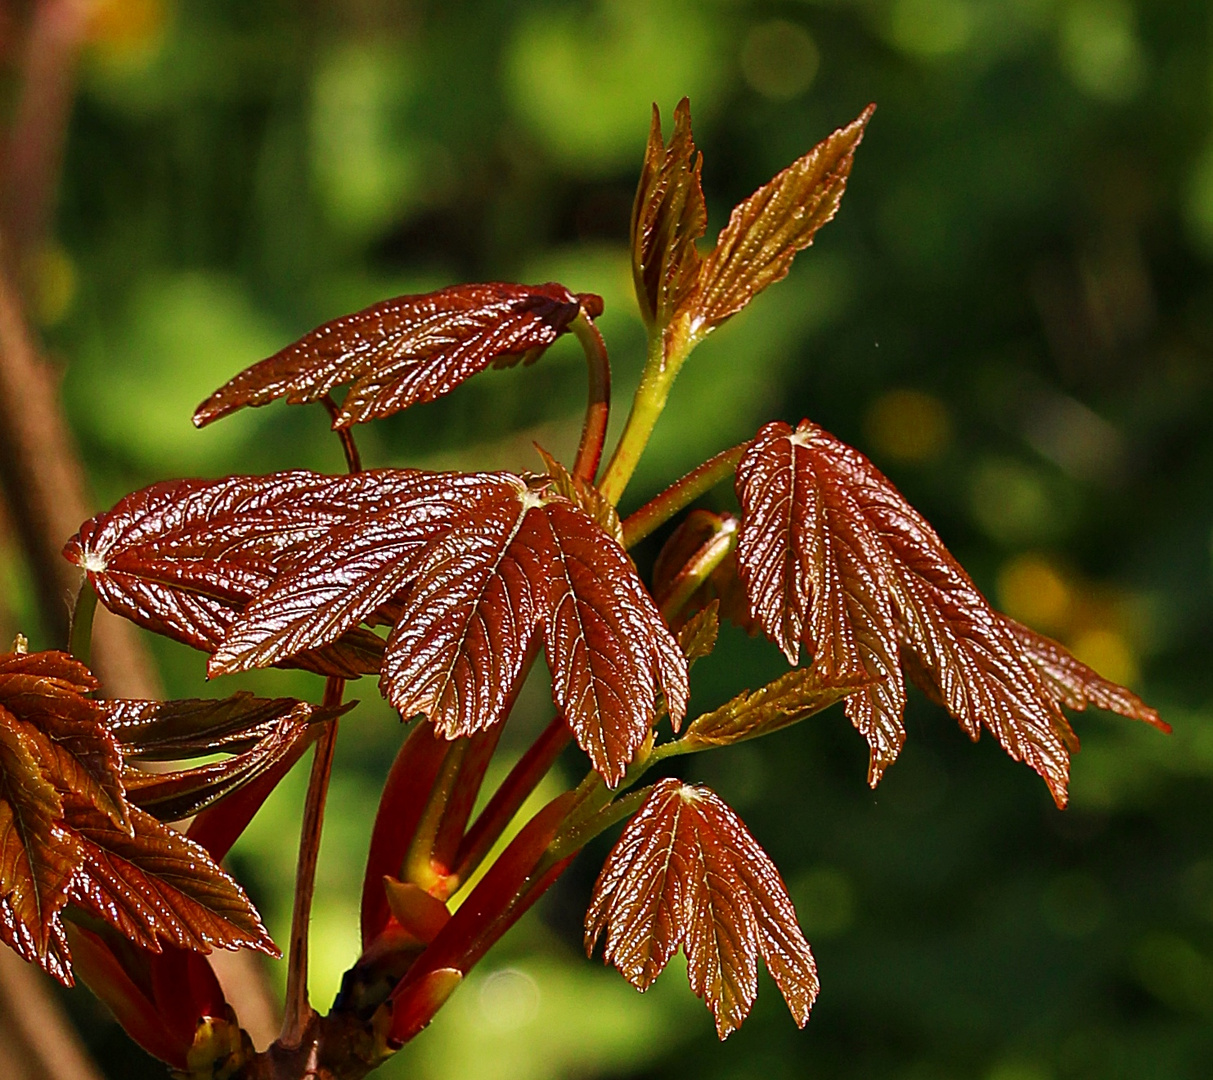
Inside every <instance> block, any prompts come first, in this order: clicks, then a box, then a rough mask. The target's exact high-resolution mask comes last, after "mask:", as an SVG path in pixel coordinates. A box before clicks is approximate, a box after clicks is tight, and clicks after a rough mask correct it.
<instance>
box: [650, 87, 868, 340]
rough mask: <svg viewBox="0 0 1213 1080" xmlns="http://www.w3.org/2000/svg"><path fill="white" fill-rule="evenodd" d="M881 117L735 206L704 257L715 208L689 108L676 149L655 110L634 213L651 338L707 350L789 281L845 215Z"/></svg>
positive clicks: (680, 120)
mask: <svg viewBox="0 0 1213 1080" xmlns="http://www.w3.org/2000/svg"><path fill="white" fill-rule="evenodd" d="M874 110H875V106H873V105H869V106H868V107H867V108H866V109H865V110H864V111H863V112H862V113H861V114H860V116H859V117H858V119H856V120H855V121H853V122H852V123H850V124H848V125H847V126H846V127H843V128H839V129H838V130H837V131H835V132H834V133H833V134H832V135H830V136H828V137H827V138H825V139H823V140H822V141H821V142H820V143H818V144H817V145H816V146H815V147H813V149H812V150H810V151H809V152H808V153H807V154H805V155H804V156H803V157H802V158H799V159H798V160H797V161H794V162H793V163H792V164H791V165H789V166H788V167H787V168H786V169H784V170H783V171H782V172H781V173H779V174H778V175H777V176H775V177H774V178H773V179H772V180H771V181H770V182H769V183H766V184H764V185H763V186H762V187H760V188H759V189H758V190H757V191H755V192H754V193H753V194H752V195H751V196H750V197H749V198H748V199H746V200H745V201H744V202H741V203H739V204H738V205H737V206H736V207H734V209H733V212H732V214H731V215H730V217H729V222H728V224H727V225H726V226H725V227H724V228H723V229H722V230H721V232H720V235H719V236H718V237H717V239H716V246H715V247H714V248H713V249H712V250H711V251H710V252H709V253H708V254H707V255H706V256H700V254H699V252H698V251H697V250H696V247H695V241H696V240H697V239H699V237H701V236H702V235H703V233H704V229H705V228H706V226H707V208H706V206H705V204H704V199H703V190H702V188H701V186H700V171H701V168H702V157H701V155H700V154H699V153H698V151H697V150H696V149H695V142H694V139H693V138H692V136H691V113H690V106H689V104H688V102H687V100H686V99H685V98H683V100H682V101H681V102H680V103H679V105H678V108H677V109H676V110H675V111H674V133H673V135H672V136H671V137H670V141H669V143H668V144H664V143H663V142H662V134H661V117H660V115H659V113H658V111H657V108H656V106H654V107H653V124H652V128H651V130H650V132H649V141H648V146H647V147H646V149H645V157H644V167H643V169H642V171H641V174H640V184H639V186H638V188H637V190H636V201H635V204H634V206H633V209H632V238H631V239H632V277H633V280H634V283H635V286H636V298H637V300H638V302H639V304H640V312H641V315H642V316H643V317H644V320H645V322H646V324H647V325H648V326H649V328H650V330H652V329H658V330H660V331H661V332H662V335H663V339H664V341H665V344H664V349H665V351H666V354H667V355H669V354H670V353H671V351H677V350H678V349H679V348H681V349H684V350H685V349H686V348H689V347H690V346H691V345H693V344H694V343H695V342H697V341H701V340H702V339H703V338H705V337H707V335H708V334H710V333H711V332H712V331H713V330H714V329H716V327H718V326H719V325H720V324H721V323H723V322H724V321H725V320H726V319H728V318H729V317H730V316H732V315H735V314H737V312H739V311H740V310H741V309H742V308H744V307H745V306H746V305H747V304H748V303H749V302H750V301H751V300H753V299H754V297H755V296H757V295H758V294H759V293H760V292H762V290H763V289H765V288H766V287H767V286H768V285H771V284H773V283H774V282H776V281H779V280H780V279H781V278H783V277H785V276H786V275H787V273H788V270H789V268H790V267H791V265H792V260H793V259H794V258H795V256H796V254H797V252H799V251H802V250H804V249H805V248H806V247H808V246H809V245H810V244H811V243H812V242H813V237H814V236H815V235H816V233H817V230H818V229H820V228H821V227H822V226H823V225H825V224H826V223H827V222H828V221H829V220H830V219H831V218H832V217H833V216H834V215H835V214H836V213H837V212H838V206H839V203H840V202H841V200H842V195H843V192H844V191H845V189H846V184H847V178H848V176H849V175H850V172H851V164H852V162H853V160H854V156H855V149H856V147H858V146H859V143H860V140H861V139H862V138H863V132H864V128H865V127H866V126H867V123H868V120H869V119H871V116H872V113H873V111H874ZM679 343H681V344H679Z"/></svg>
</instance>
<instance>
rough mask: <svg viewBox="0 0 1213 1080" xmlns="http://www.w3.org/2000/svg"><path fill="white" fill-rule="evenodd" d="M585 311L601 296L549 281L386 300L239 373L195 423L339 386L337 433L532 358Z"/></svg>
mask: <svg viewBox="0 0 1213 1080" xmlns="http://www.w3.org/2000/svg"><path fill="white" fill-rule="evenodd" d="M583 308H584V310H585V312H586V314H587V315H589V316H590V317H591V318H596V317H597V316H598V315H600V314H602V298H601V297H599V296H596V295H594V294H593V293H577V294H574V293H571V292H569V290H568V289H566V288H565V287H564V286H563V285H559V284H556V283H555V282H547V283H546V284H542V285H515V284H510V283H507V282H490V283H488V284H483V285H455V286H451V287H450V288H446V289H440V290H438V291H437V292H433V293H425V294H423V295H417V296H400V297H396V298H395V299H392V300H384V301H382V302H380V303H378V304H373V305H372V306H370V307H368V308H364V309H363V310H362V311H357V312H355V313H353V314H352V315H343V316H342V317H341V318H338V319H334V320H332V321H331V322H327V323H325V324H324V325H323V326H320V327H317V329H315V330H313V331H312V332H311V333H309V334H305V335H304V336H303V337H302V338H300V339H299V340H298V341H296V342H295V343H294V344H292V345H288V346H287V347H286V348H285V349H283V350H281V351H280V352H277V353H275V354H274V355H273V356H271V357H269V358H268V359H266V360H262V361H261V362H260V363H257V364H254V365H253V366H252V367H250V368H247V369H245V370H244V371H242V372H241V373H240V374H239V375H237V376H235V377H234V378H233V379H231V380H230V381H229V382H228V383H227V384H226V385H224V386H222V387H220V388H219V389H218V390H216V391H215V393H213V394H212V395H211V396H210V397H209V398H207V399H206V401H204V402H203V403H202V404H201V405H199V406H198V408H197V410H196V411H195V412H194V418H193V419H194V425H195V426H196V427H204V426H205V425H207V424H210V423H212V422H214V421H215V420H218V419H220V418H221V417H224V416H227V415H228V414H229V413H232V412H235V411H236V410H238V409H241V408H244V407H245V406H258V405H265V404H268V403H269V402H271V401H274V400H276V399H277V398H281V397H285V398H286V399H287V401H288V402H289V403H290V404H292V405H299V404H305V403H307V402H313V401H319V400H321V399H322V398H324V397H325V395H327V394H328V393H329V392H330V391H331V390H332V389H333V388H334V387H336V386H340V385H343V384H346V383H349V384H352V385H351V386H350V389H349V391H348V392H347V394H346V396H345V399H344V401H343V402H342V404H341V408H340V410H339V412H338V415H337V417H336V419H335V420H334V421H333V426H334V427H337V428H340V427H348V426H349V425H351V424H357V423H363V422H365V421H367V420H372V419H375V418H377V417H383V416H390V415H391V414H392V413H394V412H399V411H400V410H401V409H406V408H408V407H409V406H410V405H415V404H418V403H420V402H425V401H433V400H435V399H436V398H439V397H442V396H443V395H444V394H448V393H450V391H451V390H453V389H454V388H455V387H456V386H458V385H459V384H460V383H462V382H463V381H465V380H466V379H468V378H470V377H471V376H472V375H475V374H476V373H478V372H480V371H483V370H484V369H485V368H487V367H489V366H490V365H493V364H498V363H499V362H500V361H501V360H502V359H503V358H508V357H513V358H521V357H522V356H524V355H529V356H530V357H531V358H532V359H533V358H536V357H537V356H538V355H539V353H541V352H542V351H543V350H544V349H546V348H547V347H548V346H549V345H551V344H552V342H554V341H555V340H556V339H557V338H558V337H560V335H561V334H563V333H565V332H566V331H567V330H568V328H569V325H570V324H571V323H572V321H573V320H574V319H575V318H576V317H577V314H578V312H580V311H581V310H582V309H583Z"/></svg>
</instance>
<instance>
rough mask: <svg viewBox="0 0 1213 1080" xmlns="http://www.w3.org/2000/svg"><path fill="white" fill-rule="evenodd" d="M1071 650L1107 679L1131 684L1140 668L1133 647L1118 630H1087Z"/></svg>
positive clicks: (1080, 635) (1075, 640)
mask: <svg viewBox="0 0 1213 1080" xmlns="http://www.w3.org/2000/svg"><path fill="white" fill-rule="evenodd" d="M1070 651H1071V652H1072V653H1073V654H1074V655H1075V656H1076V657H1078V659H1079V660H1081V661H1082V662H1083V663H1084V664H1086V665H1087V666H1088V667H1091V668H1094V669H1095V670H1096V671H1097V672H1099V674H1100V675H1102V676H1103V677H1104V678H1105V679H1110V680H1111V681H1112V682H1117V683H1120V684H1121V685H1123V686H1132V685H1133V684H1134V683H1136V682H1137V678H1138V675H1139V670H1138V666H1137V657H1136V655H1135V654H1134V652H1133V647H1132V646H1131V645H1130V644H1129V643H1128V642H1127V641H1126V640H1125V639H1124V637H1123V635H1121V634H1118V633H1117V632H1116V631H1115V630H1105V629H1099V628H1095V629H1091V630H1084V631H1083V632H1082V633H1081V634H1079V635H1078V636H1077V637H1076V638H1075V639H1074V640H1073V641H1072V642H1071V643H1070Z"/></svg>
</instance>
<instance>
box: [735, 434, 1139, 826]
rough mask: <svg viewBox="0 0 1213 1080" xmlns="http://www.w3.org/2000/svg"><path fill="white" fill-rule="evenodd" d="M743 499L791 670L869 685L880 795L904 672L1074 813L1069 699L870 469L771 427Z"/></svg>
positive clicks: (872, 776) (765, 617) (745, 477)
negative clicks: (1065, 708) (804, 662)
mask: <svg viewBox="0 0 1213 1080" xmlns="http://www.w3.org/2000/svg"><path fill="white" fill-rule="evenodd" d="M737 495H738V498H739V499H740V501H741V503H742V506H743V508H744V517H743V520H742V527H741V534H740V537H739V541H738V549H737V550H738V562H739V568H740V573H741V577H742V580H743V582H744V584H745V587H746V594H747V597H748V599H749V603H750V608H751V611H752V613H753V615H754V618H755V619H756V620H757V621H758V623H759V624H760V625H761V627H762V629H763V630H764V631H765V632H766V633H767V634H768V635H769V636H770V637H771V638H772V639H774V640H775V641H776V642H777V643H778V644H779V646H780V647H781V648H782V649H783V651H784V652H785V653H786V654H787V656H788V659H789V660H790V661H791V662H793V663H795V662H796V660H797V657H798V654H799V649H800V646H801V645H802V644H803V645H805V646H806V647H807V648H809V649H810V650H811V651H812V653H813V658H814V665H815V667H816V668H817V669H819V670H820V671H821V672H822V674H823V676H824V677H825V678H827V679H828V680H829V681H836V682H854V681H856V680H858V681H864V680H866V681H868V682H869V683H870V684H871V685H870V686H869V687H868V688H867V689H864V690H860V691H858V692H857V693H855V694H853V695H852V696H851V697H850V698H849V699H848V701H847V713H848V715H849V716H850V718H851V720H852V722H853V723H854V724H855V726H856V727H857V728H858V729H859V730H860V732H861V733H862V734H863V735H864V737H865V738H866V739H867V741H868V743H869V746H870V748H871V755H872V756H871V767H870V770H869V780H870V782H871V783H873V784H875V783H876V782H877V781H878V780H879V778H880V775H881V773H882V772H883V770H884V769H885V768H886V767H887V766H888V765H889V764H890V763H891V762H892V761H893V760H894V758H895V757H896V756H897V752H898V751H899V750H900V747H901V744H902V742H903V741H904V738H905V731H904V728H903V726H902V712H903V710H904V705H905V685H904V681H903V673H902V664H903V662H904V663H906V665H907V671H908V672H909V673H912V674H914V675H915V676H916V677H917V678H919V679H921V680H923V681H924V683H925V684H926V686H927V687H928V689H929V690H930V691H931V692H932V693H933V694H934V696H936V697H937V698H938V700H939V701H940V702H941V703H942V704H943V705H944V706H945V707H946V708H947V710H948V711H949V712H950V713H951V714H952V716H953V717H955V718H956V719H957V720H958V721H959V722H960V724H961V726H962V727H963V728H964V729H965V731H966V732H968V734H969V735H970V737H972V738H974V739H976V738H977V737H978V734H979V733H980V730H981V728H982V727H985V728H987V729H988V730H989V731H990V732H992V733H993V734H994V736H995V737H996V738H997V739H998V741H999V742H1000V743H1001V744H1002V746H1003V747H1004V748H1005V749H1006V751H1007V753H1009V754H1010V755H1011V757H1013V758H1014V759H1015V760H1017V761H1024V762H1026V763H1027V764H1029V765H1030V766H1031V767H1032V768H1033V769H1035V770H1036V771H1037V772H1038V773H1039V774H1040V775H1041V776H1042V777H1043V778H1044V780H1045V782H1046V783H1047V784H1048V786H1049V789H1050V791H1051V792H1052V794H1053V797H1054V799H1055V800H1056V801H1057V803H1058V804H1059V805H1064V803H1065V801H1066V784H1067V780H1068V774H1069V755H1070V752H1071V749H1072V748H1074V747H1075V746H1076V745H1077V744H1076V741H1075V739H1074V735H1073V732H1072V731H1071V730H1070V726H1069V724H1068V722H1067V721H1066V719H1065V717H1064V716H1063V715H1062V712H1061V708H1060V706H1061V705H1062V704H1065V703H1067V701H1068V700H1070V699H1071V698H1072V695H1071V693H1070V691H1067V690H1065V689H1063V688H1061V687H1060V686H1059V684H1058V683H1057V682H1056V681H1055V680H1052V679H1048V678H1046V677H1045V676H1044V675H1042V671H1041V667H1040V666H1038V664H1037V663H1035V662H1033V660H1032V658H1031V657H1030V655H1029V654H1028V653H1027V652H1026V651H1025V649H1024V647H1023V644H1022V642H1021V641H1020V639H1019V638H1018V637H1017V636H1016V634H1015V633H1013V632H1012V630H1011V628H1010V626H1009V624H1008V623H1007V621H1006V620H1005V619H1004V618H1003V617H1002V616H1001V615H999V614H998V613H997V612H995V611H993V610H992V609H991V608H990V606H989V604H988V603H987V602H986V600H985V598H984V597H983V596H982V595H981V594H980V592H978V590H977V588H976V587H975V586H974V585H973V582H972V581H971V580H970V579H969V577H968V575H967V574H966V573H965V572H964V570H963V569H961V567H960V565H959V564H958V563H957V562H956V561H955V559H953V558H952V556H951V555H950V554H949V553H948V551H947V549H946V548H945V547H944V545H943V542H942V541H941V540H940V539H939V537H938V535H936V533H935V531H934V530H933V529H932V528H931V526H930V525H929V524H927V522H926V521H925V520H924V519H923V518H922V517H921V516H920V515H919V514H918V513H917V512H916V511H915V510H914V509H913V508H912V507H911V506H910V505H909V504H908V503H907V502H906V501H905V499H903V498H902V496H901V495H900V493H899V492H898V491H897V490H896V489H895V488H894V487H893V485H892V484H890V483H889V481H888V480H887V479H885V477H884V476H883V475H881V473H880V472H879V471H878V470H877V469H876V468H875V467H874V466H873V465H872V464H871V462H869V461H868V460H867V459H866V458H865V457H864V456H863V455H862V454H860V453H859V452H858V451H856V450H853V449H852V448H850V447H848V446H846V445H845V444H843V443H841V442H839V441H838V440H837V439H835V438H834V437H833V436H832V435H830V434H828V433H827V432H825V431H823V430H822V429H821V428H819V427H817V426H816V425H814V424H811V423H809V422H808V421H803V422H802V423H801V424H800V425H799V426H798V427H797V428H796V429H795V430H793V429H792V428H790V427H789V426H788V425H787V424H783V423H774V424H768V425H767V426H766V427H764V428H763V429H762V431H761V432H760V433H759V435H758V437H757V438H756V439H755V440H754V442H753V444H752V445H751V447H750V449H749V450H748V451H747V453H746V455H745V456H744V457H743V458H742V461H741V464H740V466H739V467H738V471H737ZM1054 644H1055V643H1054ZM1058 648H1060V647H1058ZM902 652H903V653H904V657H903V656H902V655H899V653H902ZM1053 662H1054V664H1055V665H1056V664H1057V663H1058V662H1059V661H1058V660H1057V657H1056V655H1054V656H1053ZM1092 692H1094V691H1092ZM1131 696H1132V695H1130V697H1131ZM1103 700H1107V701H1109V702H1112V701H1114V700H1117V699H1115V698H1114V697H1113V696H1109V695H1107V694H1105V695H1104V698H1103ZM1122 703H1123V701H1122ZM1119 711H1126V710H1123V709H1122V710H1119ZM1127 714H1128V715H1137V713H1136V712H1134V711H1133V709H1129V710H1128V711H1127Z"/></svg>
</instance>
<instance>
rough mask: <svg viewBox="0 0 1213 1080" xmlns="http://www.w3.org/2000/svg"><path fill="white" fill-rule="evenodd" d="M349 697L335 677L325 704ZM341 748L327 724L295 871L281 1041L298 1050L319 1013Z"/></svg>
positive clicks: (330, 724)
mask: <svg viewBox="0 0 1213 1080" xmlns="http://www.w3.org/2000/svg"><path fill="white" fill-rule="evenodd" d="M344 693H345V680H344V679H339V678H335V677H333V678H329V680H328V681H327V682H326V683H325V686H324V704H325V706H326V707H329V708H336V707H337V706H338V705H340V704H341V698H342V696H343V695H344ZM336 748H337V721H336V720H335V719H334V720H329V721H327V722H326V723H325V725H324V729H323V731H322V732H321V735H320V738H319V740H318V741H317V743H316V752H315V756H314V757H313V758H312V772H311V776H310V777H309V778H308V783H307V799H306V801H305V802H304V806H303V824H302V826H301V828H300V832H299V864H298V866H297V868H296V871H295V906H294V910H293V911H292V912H291V952H290V960H289V961H288V965H289V966H288V969H287V974H286V1003H285V1007H284V1010H283V1017H282V1033H281V1035H279V1037H278V1041H279V1042H280V1043H281V1044H282V1045H283V1046H285V1047H288V1048H291V1049H294V1048H296V1047H298V1046H299V1045H300V1043H301V1042H302V1040H303V1036H304V1033H305V1032H306V1031H307V1028H308V1024H309V1023H310V1022H311V1020H312V1017H313V1016H314V1015H315V1010H313V1008H312V1006H311V1004H310V1003H309V1001H308V996H307V968H308V927H309V924H310V923H311V917H312V895H313V893H314V892H315V889H316V862H317V859H318V858H319V856H320V834H321V831H322V830H323V828H324V804H325V800H326V799H327V797H328V789H329V776H330V774H331V773H332V770H333V754H334V751H335V750H336Z"/></svg>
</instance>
